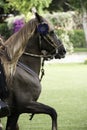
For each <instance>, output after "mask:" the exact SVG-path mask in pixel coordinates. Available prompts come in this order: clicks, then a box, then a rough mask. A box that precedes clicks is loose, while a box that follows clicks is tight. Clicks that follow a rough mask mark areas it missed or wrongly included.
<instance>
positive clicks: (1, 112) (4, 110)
mask: <svg viewBox="0 0 87 130" xmlns="http://www.w3.org/2000/svg"><path fill="white" fill-rule="evenodd" d="M9 114H10V111H9V106H8V105H7V104H6V102H4V101H2V100H0V118H2V117H6V116H9Z"/></svg>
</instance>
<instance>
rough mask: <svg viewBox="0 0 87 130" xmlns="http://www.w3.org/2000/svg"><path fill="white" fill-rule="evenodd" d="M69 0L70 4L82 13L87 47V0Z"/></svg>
mask: <svg viewBox="0 0 87 130" xmlns="http://www.w3.org/2000/svg"><path fill="white" fill-rule="evenodd" d="M67 2H68V3H67V4H68V6H70V7H71V8H72V9H73V10H77V11H79V12H80V13H81V14H82V18H83V20H82V24H83V29H84V34H85V40H86V47H87V0H67Z"/></svg>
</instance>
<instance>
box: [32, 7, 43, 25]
mask: <svg viewBox="0 0 87 130" xmlns="http://www.w3.org/2000/svg"><path fill="white" fill-rule="evenodd" d="M32 13H33V14H34V15H35V17H36V18H37V20H38V22H39V23H41V22H42V20H41V16H40V15H39V14H38V13H37V10H36V8H35V7H33V8H32Z"/></svg>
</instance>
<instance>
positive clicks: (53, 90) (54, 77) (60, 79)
mask: <svg viewBox="0 0 87 130" xmlns="http://www.w3.org/2000/svg"><path fill="white" fill-rule="evenodd" d="M33 7H35V8H36V10H37V11H38V13H39V14H40V15H42V16H43V17H45V18H46V19H48V20H49V21H50V22H51V24H52V25H53V26H54V30H55V32H56V34H57V35H58V37H59V38H60V39H61V40H62V42H63V44H64V45H65V47H66V50H67V54H66V57H65V58H64V59H60V60H58V59H57V60H56V59H54V60H51V61H47V62H46V64H45V76H44V78H43V80H42V86H43V88H42V93H41V96H40V99H39V101H40V102H43V103H45V104H47V105H50V106H53V107H54V108H55V109H56V111H57V113H58V124H59V130H87V0H0V36H1V37H3V39H4V40H7V39H8V38H9V37H10V36H11V35H12V34H14V33H15V32H17V31H19V30H20V28H22V27H23V26H24V24H25V23H26V22H28V21H29V20H30V19H31V18H32V17H33V14H32V11H31V9H32V8H33ZM2 123H3V127H4V129H5V123H6V118H3V119H2ZM19 125H20V127H21V130H24V129H30V130H33V129H35V130H49V129H51V122H50V119H49V117H48V116H45V115H35V117H34V119H33V120H32V121H29V115H26V114H24V115H21V117H20V120H19Z"/></svg>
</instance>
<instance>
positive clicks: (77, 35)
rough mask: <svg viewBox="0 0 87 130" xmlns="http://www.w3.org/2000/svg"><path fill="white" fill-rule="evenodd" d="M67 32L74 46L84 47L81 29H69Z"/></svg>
mask: <svg viewBox="0 0 87 130" xmlns="http://www.w3.org/2000/svg"><path fill="white" fill-rule="evenodd" d="M68 34H69V37H70V41H71V42H72V43H73V46H74V47H80V48H81V47H85V36H84V31H83V30H73V31H69V32H68Z"/></svg>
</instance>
